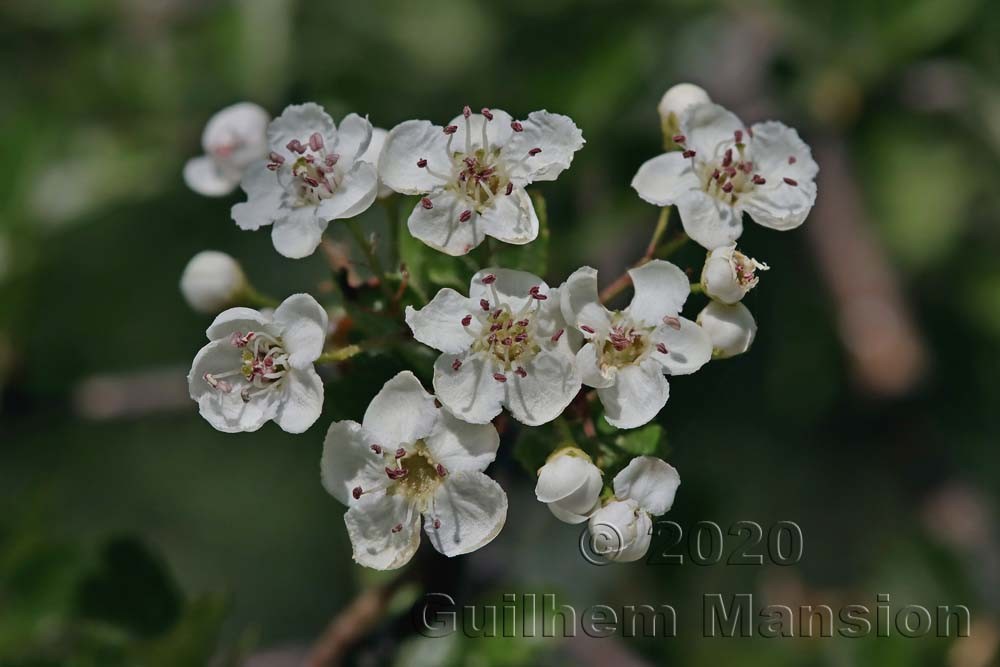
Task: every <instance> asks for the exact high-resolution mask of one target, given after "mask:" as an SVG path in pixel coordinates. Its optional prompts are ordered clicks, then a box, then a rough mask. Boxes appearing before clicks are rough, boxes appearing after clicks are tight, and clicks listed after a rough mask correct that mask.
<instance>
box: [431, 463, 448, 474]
mask: <svg viewBox="0 0 1000 667" xmlns="http://www.w3.org/2000/svg"><path fill="white" fill-rule="evenodd" d="M434 470H436V471H437V474H438V477H444V476H445V475H447V474H448V469H447V468H445V467H444V466H443V465H441V464H440V463H439V464H437V465H436V466H435V467H434Z"/></svg>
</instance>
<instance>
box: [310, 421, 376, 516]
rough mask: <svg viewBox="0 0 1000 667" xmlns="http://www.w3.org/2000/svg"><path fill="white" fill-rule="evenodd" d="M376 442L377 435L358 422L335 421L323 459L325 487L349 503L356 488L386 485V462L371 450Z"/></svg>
mask: <svg viewBox="0 0 1000 667" xmlns="http://www.w3.org/2000/svg"><path fill="white" fill-rule="evenodd" d="M373 444H376V443H375V438H374V437H372V436H371V435H370V434H368V433H365V431H364V429H362V428H361V424H359V423H357V422H354V421H340V422H333V423H332V424H330V428H329V429H328V430H327V432H326V437H325V438H324V440H323V456H322V458H321V459H320V471H321V474H322V478H323V488H325V489H326V490H327V492H328V493H329V494H330V495H331V496H333V497H334V498H336V499H337V500H339V501H340V502H342V503H343V504H345V505H351V504H352V503H353V502H354V496H353V491H354V489H356V488H358V487H361V490H362V491H372V490H373V489H378V488H381V487H384V486H385V484H386V479H387V478H386V476H385V464H384V463H383V458H382V456H380V455H379V454H376V453H375V452H373V451H372V450H371V446H372V445H373Z"/></svg>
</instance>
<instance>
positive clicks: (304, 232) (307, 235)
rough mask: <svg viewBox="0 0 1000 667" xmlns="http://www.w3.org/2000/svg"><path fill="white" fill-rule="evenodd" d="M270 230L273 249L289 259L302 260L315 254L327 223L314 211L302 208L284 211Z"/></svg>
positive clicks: (308, 207)
mask: <svg viewBox="0 0 1000 667" xmlns="http://www.w3.org/2000/svg"><path fill="white" fill-rule="evenodd" d="M282 213H283V215H282V216H281V217H279V218H278V219H277V220H275V221H274V226H273V227H272V228H271V243H273V244H274V249H275V250H277V251H278V252H279V253H280V254H282V255H284V256H285V257H288V258H290V259H302V258H303V257H308V256H309V255H311V254H313V253H314V252H316V248H318V247H319V244H320V241H322V239H323V232H324V231H325V230H326V225H327V221H326V220H324V219H322V218H320V217H318V216H317V214H316V209H315V208H314V207H312V206H304V207H302V208H296V209H291V210H285V211H283V212H282Z"/></svg>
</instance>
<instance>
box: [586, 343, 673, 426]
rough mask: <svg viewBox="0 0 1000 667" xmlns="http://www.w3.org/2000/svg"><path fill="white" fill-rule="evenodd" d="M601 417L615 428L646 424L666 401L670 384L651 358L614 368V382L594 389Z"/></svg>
mask: <svg viewBox="0 0 1000 667" xmlns="http://www.w3.org/2000/svg"><path fill="white" fill-rule="evenodd" d="M597 396H598V398H600V399H601V405H603V406H604V418H605V419H607V420H608V423H609V424H611V425H612V426H617V427H618V428H636V427H637V426H642V425H643V424H646V423H648V422H649V421H650V420H651V419H653V417H655V416H656V414H657V413H658V412H659V411H660V410H662V409H663V406H664V405H666V404H667V398H668V397H669V396H670V386H669V385H668V384H667V379H666V378H665V377H663V369H662V368H661V366H660V365H659V364H658V363H657V362H655V361H653V360H652V359H646V360H645V361H643V362H640V363H639V364H633V365H631V366H624V367H622V368H619V369H618V374H617V376H615V384H614V385H613V386H611V387H607V388H605V389H598V390H597Z"/></svg>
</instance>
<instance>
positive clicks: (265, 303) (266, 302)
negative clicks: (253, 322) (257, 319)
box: [236, 285, 278, 308]
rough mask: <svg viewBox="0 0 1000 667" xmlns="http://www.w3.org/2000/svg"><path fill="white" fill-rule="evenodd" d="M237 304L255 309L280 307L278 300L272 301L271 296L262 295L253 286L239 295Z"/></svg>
mask: <svg viewBox="0 0 1000 667" xmlns="http://www.w3.org/2000/svg"><path fill="white" fill-rule="evenodd" d="M236 302H237V303H241V304H246V305H247V306H251V307H253V308H276V307H277V306H278V300H277V299H272V298H271V297H269V296H265V295H263V294H261V293H260V292H258V291H257V290H256V289H254V287H253V285H247V286H246V287H244V288H243V290H242V291H241V292H240V293H239V295H237V297H236Z"/></svg>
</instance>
